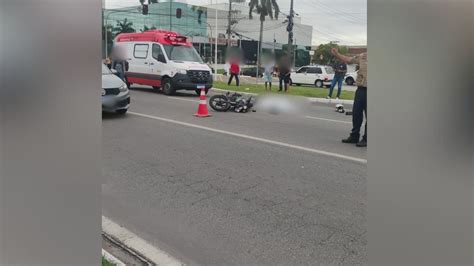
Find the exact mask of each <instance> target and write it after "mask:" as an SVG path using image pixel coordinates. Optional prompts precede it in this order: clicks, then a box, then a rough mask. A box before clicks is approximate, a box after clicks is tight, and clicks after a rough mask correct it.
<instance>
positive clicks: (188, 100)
mask: <svg viewBox="0 0 474 266" xmlns="http://www.w3.org/2000/svg"><path fill="white" fill-rule="evenodd" d="M168 99H174V100H180V101H187V102H195V103H198V102H199V100H191V99H186V98H179V97H168Z"/></svg>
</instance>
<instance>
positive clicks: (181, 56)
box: [163, 45, 202, 63]
mask: <svg viewBox="0 0 474 266" xmlns="http://www.w3.org/2000/svg"><path fill="white" fill-rule="evenodd" d="M163 47H164V48H165V51H166V55H167V56H168V58H169V59H170V60H173V61H188V62H198V63H202V59H201V57H200V56H199V54H198V53H197V52H196V49H194V47H192V46H182V45H163Z"/></svg>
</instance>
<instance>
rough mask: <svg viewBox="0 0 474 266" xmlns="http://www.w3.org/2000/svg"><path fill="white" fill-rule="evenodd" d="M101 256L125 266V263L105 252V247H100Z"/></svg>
mask: <svg viewBox="0 0 474 266" xmlns="http://www.w3.org/2000/svg"><path fill="white" fill-rule="evenodd" d="M102 256H103V257H104V258H105V259H106V260H107V261H108V262H111V263H113V264H115V265H117V266H125V263H123V262H122V261H121V260H119V259H117V258H116V257H115V256H114V255H112V254H110V253H109V252H107V251H106V250H105V249H102Z"/></svg>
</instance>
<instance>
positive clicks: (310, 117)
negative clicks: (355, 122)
mask: <svg viewBox="0 0 474 266" xmlns="http://www.w3.org/2000/svg"><path fill="white" fill-rule="evenodd" d="M305 117H306V118H309V119H315V120H322V121H329V122H336V123H344V124H352V122H348V121H342V120H334V119H327V118H321V117H314V116H309V115H307V116H305Z"/></svg>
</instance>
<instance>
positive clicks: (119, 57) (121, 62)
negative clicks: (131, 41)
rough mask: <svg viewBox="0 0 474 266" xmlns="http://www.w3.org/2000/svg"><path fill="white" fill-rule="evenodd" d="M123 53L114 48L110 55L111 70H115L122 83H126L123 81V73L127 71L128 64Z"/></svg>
mask: <svg viewBox="0 0 474 266" xmlns="http://www.w3.org/2000/svg"><path fill="white" fill-rule="evenodd" d="M125 58H126V56H125V51H124V49H122V47H120V46H116V47H115V49H114V50H113V53H112V68H113V69H115V70H117V75H118V77H119V78H120V79H122V80H123V81H124V82H127V81H126V79H125V73H126V72H127V70H128V62H127V60H126V59H125Z"/></svg>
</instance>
